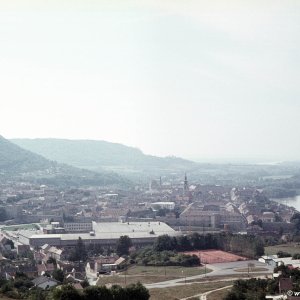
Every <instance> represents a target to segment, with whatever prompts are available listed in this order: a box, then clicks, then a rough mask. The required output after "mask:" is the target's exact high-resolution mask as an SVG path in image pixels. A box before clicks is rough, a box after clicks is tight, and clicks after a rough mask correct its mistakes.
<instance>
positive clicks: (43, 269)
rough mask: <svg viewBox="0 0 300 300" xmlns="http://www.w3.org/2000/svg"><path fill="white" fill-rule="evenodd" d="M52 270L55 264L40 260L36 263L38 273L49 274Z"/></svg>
mask: <svg viewBox="0 0 300 300" xmlns="http://www.w3.org/2000/svg"><path fill="white" fill-rule="evenodd" d="M54 270H55V266H54V264H52V263H50V264H47V263H44V262H42V263H41V264H38V265H37V271H38V275H44V274H46V273H49V274H51V273H52V272H53V271H54Z"/></svg>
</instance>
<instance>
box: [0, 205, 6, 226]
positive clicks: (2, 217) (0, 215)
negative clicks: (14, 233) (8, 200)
mask: <svg viewBox="0 0 300 300" xmlns="http://www.w3.org/2000/svg"><path fill="white" fill-rule="evenodd" d="M7 219H8V217H7V214H6V210H5V209H4V208H3V207H1V208H0V222H4V221H6V220H7Z"/></svg>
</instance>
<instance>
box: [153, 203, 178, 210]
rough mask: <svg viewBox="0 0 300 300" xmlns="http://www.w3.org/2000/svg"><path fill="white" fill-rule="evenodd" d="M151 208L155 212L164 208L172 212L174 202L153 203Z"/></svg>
mask: <svg viewBox="0 0 300 300" xmlns="http://www.w3.org/2000/svg"><path fill="white" fill-rule="evenodd" d="M151 208H152V209H154V210H156V209H157V208H162V209H163V208H165V209H169V210H173V209H174V208H175V203H174V202H154V203H151Z"/></svg>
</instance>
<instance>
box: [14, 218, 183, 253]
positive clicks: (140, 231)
mask: <svg viewBox="0 0 300 300" xmlns="http://www.w3.org/2000/svg"><path fill="white" fill-rule="evenodd" d="M17 234H18V236H20V235H22V238H20V237H19V240H22V241H23V243H26V244H29V245H30V246H32V247H42V246H43V245H45V244H48V245H50V246H55V247H58V248H67V247H74V246H76V245H77V242H78V238H79V237H80V238H81V239H82V241H83V243H85V244H86V245H87V246H88V245H101V246H102V247H104V248H106V247H109V246H115V245H116V243H117V241H118V240H119V238H120V236H122V235H127V236H129V237H130V238H131V240H132V243H133V245H134V246H136V247H141V246H144V245H151V244H152V243H154V241H155V239H156V238H157V237H158V236H160V235H164V234H168V235H170V236H177V235H180V234H181V233H180V232H177V231H175V230H174V229H172V228H171V227H170V226H168V225H167V224H165V223H163V222H126V223H122V222H108V223H95V222H94V223H93V232H91V233H73V234H71V233H67V234H35V233H34V232H30V231H26V232H24V231H22V232H19V233H17Z"/></svg>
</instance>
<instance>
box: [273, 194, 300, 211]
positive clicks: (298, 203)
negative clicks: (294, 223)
mask: <svg viewBox="0 0 300 300" xmlns="http://www.w3.org/2000/svg"><path fill="white" fill-rule="evenodd" d="M272 200H274V201H276V202H279V203H282V204H286V205H288V206H293V207H295V208H296V209H297V210H298V211H300V195H298V196H295V197H289V198H279V199H272Z"/></svg>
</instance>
